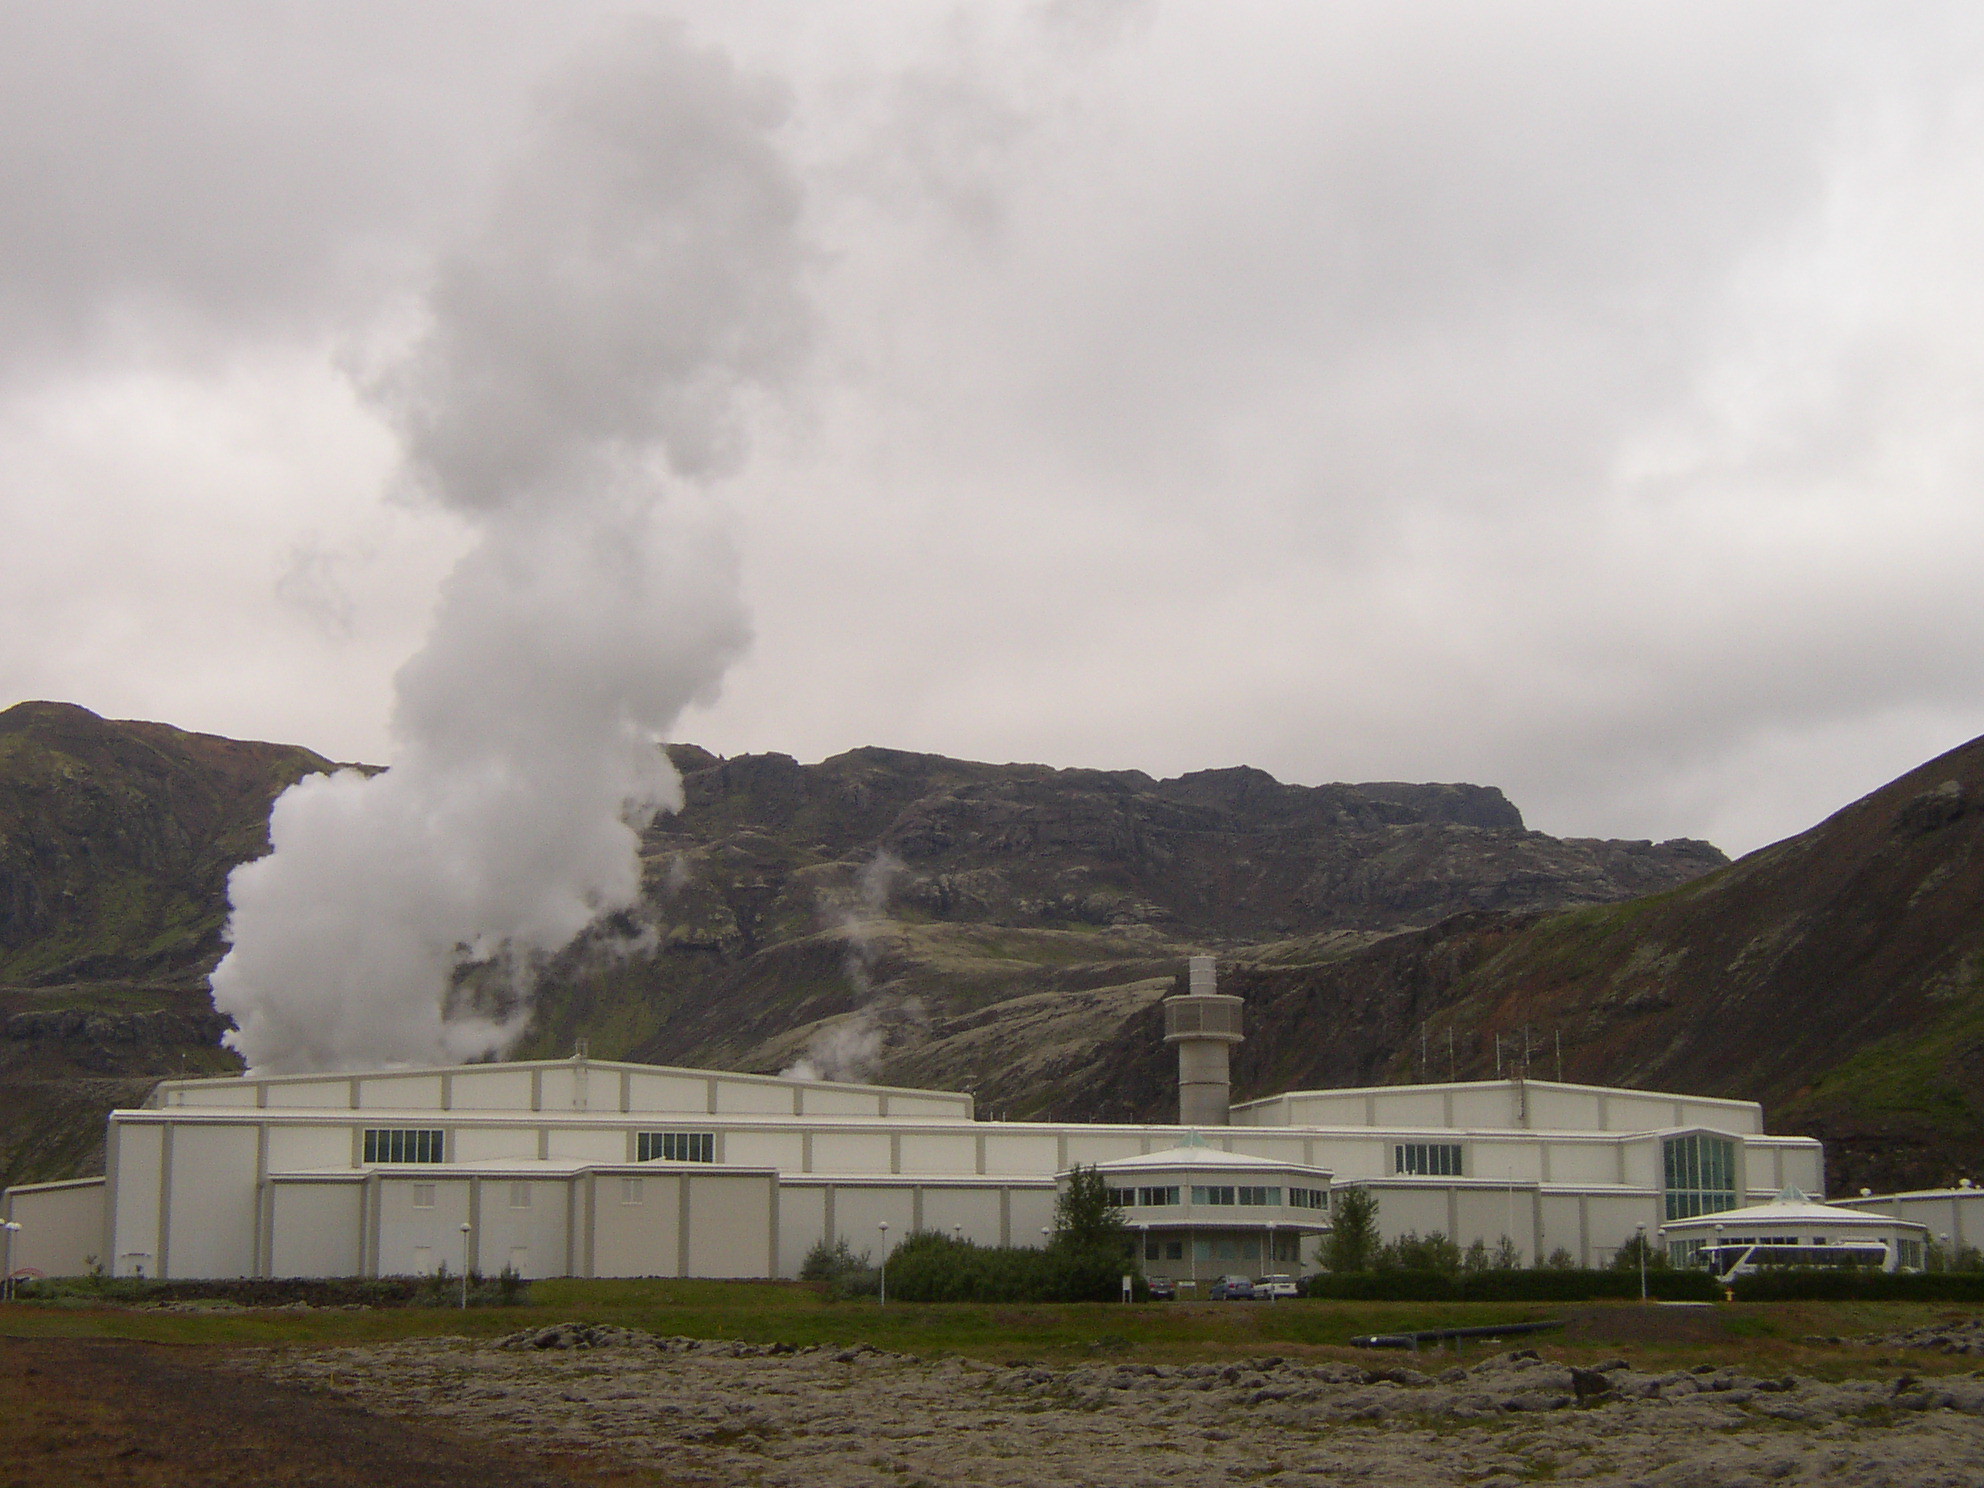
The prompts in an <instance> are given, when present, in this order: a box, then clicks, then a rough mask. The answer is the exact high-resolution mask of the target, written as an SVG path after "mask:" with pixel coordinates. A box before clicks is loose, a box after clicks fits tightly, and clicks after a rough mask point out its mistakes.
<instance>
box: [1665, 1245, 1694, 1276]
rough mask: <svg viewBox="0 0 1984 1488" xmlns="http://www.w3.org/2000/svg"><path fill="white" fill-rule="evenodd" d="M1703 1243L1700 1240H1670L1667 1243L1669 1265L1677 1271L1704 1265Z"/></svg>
mask: <svg viewBox="0 0 1984 1488" xmlns="http://www.w3.org/2000/svg"><path fill="white" fill-rule="evenodd" d="M1702 1249H1703V1245H1702V1242H1701V1241H1699V1240H1669V1241H1668V1242H1667V1264H1668V1265H1670V1266H1673V1267H1674V1268H1675V1269H1677V1270H1685V1269H1686V1268H1688V1267H1690V1266H1699V1265H1701V1263H1702Z"/></svg>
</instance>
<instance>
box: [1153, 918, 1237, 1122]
mask: <svg viewBox="0 0 1984 1488" xmlns="http://www.w3.org/2000/svg"><path fill="white" fill-rule="evenodd" d="M1213 987H1214V981H1213V959H1212V957H1210V956H1194V957H1192V960H1191V980H1190V983H1189V986H1188V990H1187V991H1186V992H1185V993H1184V994H1182V995H1181V996H1178V997H1167V998H1165V999H1164V1041H1165V1042H1166V1043H1167V1044H1176V1045H1177V1046H1178V1124H1179V1125H1180V1126H1225V1125H1226V1124H1227V1120H1228V1116H1229V1111H1230V1107H1231V1101H1232V1092H1233V1080H1232V1076H1231V1075H1230V1074H1229V1072H1228V1069H1227V1046H1228V1045H1229V1044H1237V1043H1239V1042H1240V1040H1241V1039H1242V1038H1243V1037H1245V1035H1244V1034H1242V1033H1241V1031H1240V1009H1241V1007H1242V1006H1243V1004H1242V1003H1241V1001H1240V999H1239V998H1237V997H1229V996H1227V995H1226V994H1224V993H1221V992H1216V991H1214V990H1213Z"/></svg>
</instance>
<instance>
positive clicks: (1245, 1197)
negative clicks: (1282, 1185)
mask: <svg viewBox="0 0 1984 1488" xmlns="http://www.w3.org/2000/svg"><path fill="white" fill-rule="evenodd" d="M1238 1193H1239V1195H1240V1202H1241V1203H1243V1204H1252V1205H1254V1206H1255V1207H1256V1208H1261V1207H1264V1206H1270V1207H1273V1208H1276V1209H1279V1208H1280V1207H1281V1190H1280V1189H1278V1188H1242V1189H1239V1190H1238Z"/></svg>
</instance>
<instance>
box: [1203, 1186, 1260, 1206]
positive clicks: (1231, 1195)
mask: <svg viewBox="0 0 1984 1488" xmlns="http://www.w3.org/2000/svg"><path fill="white" fill-rule="evenodd" d="M1192 1202H1193V1203H1194V1204H1243V1205H1253V1206H1255V1207H1272V1208H1277V1209H1278V1208H1280V1207H1281V1190H1280V1189H1279V1188H1248V1187H1246V1186H1245V1185H1242V1186H1240V1187H1237V1188H1235V1187H1228V1186H1225V1185H1208V1186H1206V1187H1203V1188H1201V1187H1198V1186H1196V1185H1194V1187H1193V1189H1192Z"/></svg>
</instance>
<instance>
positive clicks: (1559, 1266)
mask: <svg viewBox="0 0 1984 1488" xmlns="http://www.w3.org/2000/svg"><path fill="white" fill-rule="evenodd" d="M1537 1265H1538V1269H1539V1270H1543V1271H1575V1270H1577V1269H1578V1258H1577V1257H1576V1256H1574V1255H1572V1254H1571V1253H1570V1252H1569V1251H1568V1250H1566V1249H1564V1247H1563V1246H1561V1245H1560V1246H1558V1247H1557V1248H1556V1249H1555V1250H1553V1251H1551V1252H1550V1254H1549V1256H1548V1257H1547V1258H1546V1259H1544V1260H1542V1261H1540V1262H1538V1263H1537Z"/></svg>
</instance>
